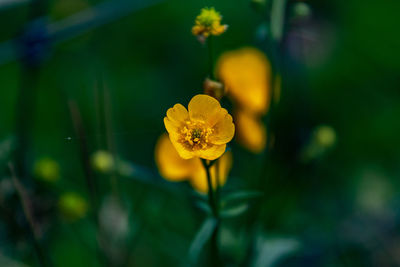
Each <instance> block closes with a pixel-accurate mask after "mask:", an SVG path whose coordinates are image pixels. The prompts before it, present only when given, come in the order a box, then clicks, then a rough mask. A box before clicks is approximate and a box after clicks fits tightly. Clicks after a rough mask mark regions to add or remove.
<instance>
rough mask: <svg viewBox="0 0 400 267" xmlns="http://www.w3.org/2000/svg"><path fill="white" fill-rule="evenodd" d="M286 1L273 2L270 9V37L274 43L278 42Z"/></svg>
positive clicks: (283, 20) (281, 30)
mask: <svg viewBox="0 0 400 267" xmlns="http://www.w3.org/2000/svg"><path fill="white" fill-rule="evenodd" d="M285 6H286V0H273V1H272V8H271V35H272V38H273V39H274V40H275V41H280V40H281V39H282V35H283V27H284V22H285Z"/></svg>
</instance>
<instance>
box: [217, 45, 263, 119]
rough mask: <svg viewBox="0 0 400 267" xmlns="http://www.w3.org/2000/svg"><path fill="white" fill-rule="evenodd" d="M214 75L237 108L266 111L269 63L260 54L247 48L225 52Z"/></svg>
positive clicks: (253, 49) (261, 112)
mask: <svg viewBox="0 0 400 267" xmlns="http://www.w3.org/2000/svg"><path fill="white" fill-rule="evenodd" d="M217 75H218V77H219V78H220V79H221V81H223V83H224V84H225V86H226V88H227V91H228V94H229V95H230V96H231V97H232V98H233V99H234V100H235V101H236V102H237V103H238V105H239V106H240V107H241V108H243V109H246V110H248V111H250V112H252V113H258V114H265V113H266V112H267V111H268V108H269V105H270V93H269V92H270V84H269V83H270V75H271V66H270V63H269V61H268V59H267V57H266V56H265V55H264V53H262V52H261V51H259V50H257V49H255V48H251V47H245V48H241V49H238V50H234V51H230V52H225V53H224V54H223V55H222V56H221V57H220V58H219V60H218V63H217Z"/></svg>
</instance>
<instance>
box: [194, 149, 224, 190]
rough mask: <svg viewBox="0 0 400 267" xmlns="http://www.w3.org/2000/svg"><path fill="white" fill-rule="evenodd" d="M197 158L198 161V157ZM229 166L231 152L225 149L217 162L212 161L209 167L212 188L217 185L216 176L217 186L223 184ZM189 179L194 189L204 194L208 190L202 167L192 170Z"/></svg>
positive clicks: (205, 175)
mask: <svg viewBox="0 0 400 267" xmlns="http://www.w3.org/2000/svg"><path fill="white" fill-rule="evenodd" d="M197 160H198V161H200V160H199V159H197ZM231 168H232V153H231V152H230V151H227V152H225V153H224V155H222V157H221V158H220V159H219V160H218V162H216V163H214V164H213V165H212V166H211V167H210V174H211V183H212V185H213V188H214V189H215V188H216V187H217V177H218V184H219V186H223V185H225V183H226V180H227V178H228V174H229V171H230V170H231ZM217 170H218V172H217ZM189 181H190V184H191V185H192V187H193V188H194V189H196V191H198V192H200V193H204V194H205V193H207V192H208V182H207V173H206V171H205V170H204V167H203V168H201V169H199V170H198V171H196V172H194V173H193V174H192V177H191V178H190V180H189Z"/></svg>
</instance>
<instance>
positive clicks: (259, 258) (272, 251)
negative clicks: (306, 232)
mask: <svg viewBox="0 0 400 267" xmlns="http://www.w3.org/2000/svg"><path fill="white" fill-rule="evenodd" d="M299 248H300V242H299V241H297V240H296V239H294V238H273V239H266V238H265V237H262V236H261V237H259V238H258V240H257V244H256V253H255V257H254V259H253V261H252V264H251V265H250V266H251V267H271V266H275V265H276V264H277V263H278V261H279V260H281V259H282V258H284V257H286V256H288V255H289V254H291V253H293V252H295V251H297V250H298V249H299Z"/></svg>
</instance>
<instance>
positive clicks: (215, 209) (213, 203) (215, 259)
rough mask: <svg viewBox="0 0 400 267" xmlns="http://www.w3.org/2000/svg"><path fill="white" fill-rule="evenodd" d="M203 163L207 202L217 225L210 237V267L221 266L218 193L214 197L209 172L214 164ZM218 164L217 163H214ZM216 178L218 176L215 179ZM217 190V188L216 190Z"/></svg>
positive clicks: (204, 161) (203, 160)
mask: <svg viewBox="0 0 400 267" xmlns="http://www.w3.org/2000/svg"><path fill="white" fill-rule="evenodd" d="M201 161H202V163H203V166H204V168H205V170H206V174H207V183H208V201H209V205H210V208H211V210H212V215H213V216H214V218H215V219H216V221H217V225H216V227H215V228H214V231H213V233H212V236H211V247H210V248H211V254H210V255H211V260H212V266H221V265H220V262H221V261H220V258H219V248H218V232H219V226H220V218H219V196H218V191H217V192H216V193H217V195H214V193H215V192H214V188H213V186H212V180H211V172H210V168H211V166H212V165H213V163H214V162H210V163H207V161H206V160H205V159H202V160H201ZM215 163H216V164H218V162H215ZM216 167H217V166H216ZM216 178H218V176H217V177H216ZM217 186H218V181H217ZM217 190H218V188H217Z"/></svg>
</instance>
